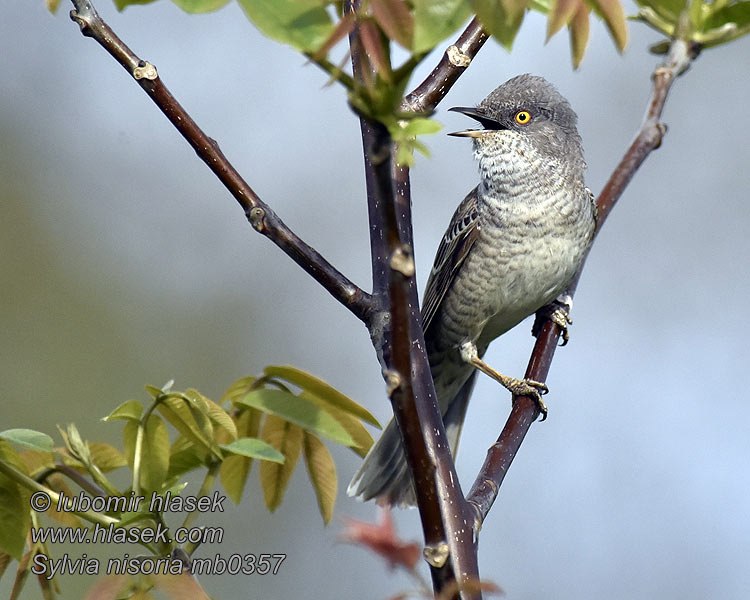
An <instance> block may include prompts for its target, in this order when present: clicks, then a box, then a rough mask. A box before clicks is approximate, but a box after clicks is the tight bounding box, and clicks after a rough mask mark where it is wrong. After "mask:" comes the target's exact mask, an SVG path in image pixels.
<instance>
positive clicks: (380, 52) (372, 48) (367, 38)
mask: <svg viewBox="0 0 750 600" xmlns="http://www.w3.org/2000/svg"><path fill="white" fill-rule="evenodd" d="M359 38H360V39H361V40H362V46H363V47H364V49H365V53H366V54H367V58H368V59H369V61H370V64H371V65H372V67H373V69H374V70H375V72H376V73H378V75H380V76H381V77H382V78H383V79H384V80H385V81H388V82H390V81H391V65H390V63H389V62H388V59H387V58H386V55H385V49H384V48H383V42H382V40H381V39H380V31H379V30H378V27H377V25H375V23H373V22H372V21H362V22H361V23H360V24H359Z"/></svg>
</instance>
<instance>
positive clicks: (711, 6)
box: [634, 0, 750, 54]
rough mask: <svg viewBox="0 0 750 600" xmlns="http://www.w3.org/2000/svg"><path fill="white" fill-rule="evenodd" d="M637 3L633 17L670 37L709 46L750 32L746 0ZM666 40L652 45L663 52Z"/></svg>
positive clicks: (749, 6) (643, 0)
mask: <svg viewBox="0 0 750 600" xmlns="http://www.w3.org/2000/svg"><path fill="white" fill-rule="evenodd" d="M636 3H637V4H638V6H639V7H640V10H639V11H638V14H637V15H636V16H635V17H634V19H636V20H638V21H642V22H643V23H646V24H647V25H649V26H650V27H652V28H653V29H656V30H657V31H659V32H660V33H663V34H664V35H665V36H667V37H668V38H669V40H673V39H681V40H684V41H686V42H691V43H692V44H695V45H696V46H697V47H699V48H710V47H712V46H718V45H720V44H725V43H727V42H731V41H733V40H735V39H737V38H739V37H741V36H743V35H745V34H747V33H750V1H748V0H716V1H714V2H706V1H704V0H636ZM669 40H665V41H663V42H659V43H658V44H655V45H654V46H652V47H651V51H652V52H654V53H655V54H665V53H666V52H667V50H668V49H669Z"/></svg>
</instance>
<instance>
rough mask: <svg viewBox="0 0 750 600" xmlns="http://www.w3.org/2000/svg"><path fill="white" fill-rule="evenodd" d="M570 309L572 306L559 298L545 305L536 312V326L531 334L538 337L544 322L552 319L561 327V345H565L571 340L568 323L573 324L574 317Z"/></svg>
mask: <svg viewBox="0 0 750 600" xmlns="http://www.w3.org/2000/svg"><path fill="white" fill-rule="evenodd" d="M569 310H570V308H569V307H568V305H567V304H565V303H563V302H560V301H558V300H555V301H554V302H551V303H550V304H547V305H545V306H543V307H542V308H540V309H539V310H538V311H537V312H536V319H535V320H534V326H533V327H532V328H531V335H533V336H534V337H537V336H538V335H539V332H540V331H541V329H542V325H544V322H545V321H552V322H553V323H554V324H555V325H557V326H558V327H559V328H560V332H561V333H560V339H561V340H562V341H561V343H560V345H561V346H565V345H566V344H567V343H568V341H569V340H570V333H569V332H568V325H572V324H573V319H571V318H570V313H569Z"/></svg>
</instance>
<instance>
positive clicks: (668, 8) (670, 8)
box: [635, 0, 687, 22]
mask: <svg viewBox="0 0 750 600" xmlns="http://www.w3.org/2000/svg"><path fill="white" fill-rule="evenodd" d="M635 3H636V4H637V5H638V6H640V7H644V6H645V7H648V8H651V9H652V10H653V11H654V12H655V13H656V14H657V15H659V16H660V17H662V18H663V19H666V20H667V21H672V22H677V18H678V17H679V16H680V13H681V12H682V11H683V10H685V6H687V0H635Z"/></svg>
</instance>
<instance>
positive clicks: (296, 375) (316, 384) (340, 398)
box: [263, 119, 440, 429]
mask: <svg viewBox="0 0 750 600" xmlns="http://www.w3.org/2000/svg"><path fill="white" fill-rule="evenodd" d="M412 121H430V120H429V119H412ZM430 122H431V123H432V122H433V121H430ZM439 128H440V124H439V123H438V129H439ZM263 373H265V374H266V375H269V376H271V377H276V378H277V379H283V380H284V381H288V382H289V383H291V384H293V385H296V386H297V387H300V388H302V389H303V390H307V391H308V392H310V393H311V394H312V395H314V396H317V397H318V398H321V399H322V400H325V401H326V402H327V403H328V404H330V405H331V406H335V407H337V408H339V409H341V410H343V411H344V412H347V413H349V414H351V415H353V416H355V417H357V418H359V419H362V420H363V421H366V422H367V423H370V424H371V425H375V427H381V425H380V423H378V420H377V419H376V418H375V417H374V416H372V414H371V413H370V412H369V411H368V410H367V409H366V408H364V407H362V406H360V405H359V404H357V403H356V402H354V400H352V399H351V398H349V397H348V396H345V395H344V394H342V393H341V392H339V391H338V390H337V389H336V388H335V387H333V386H331V385H329V384H327V383H326V382H325V381H323V380H322V379H318V378H317V377H315V376H314V375H310V373H306V372H305V371H302V370H301V369H297V368H295V367H289V366H270V367H266V368H265V369H264V370H263ZM381 429H382V427H381Z"/></svg>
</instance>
